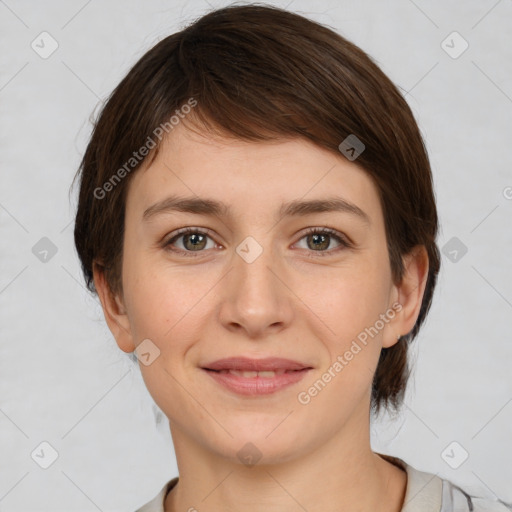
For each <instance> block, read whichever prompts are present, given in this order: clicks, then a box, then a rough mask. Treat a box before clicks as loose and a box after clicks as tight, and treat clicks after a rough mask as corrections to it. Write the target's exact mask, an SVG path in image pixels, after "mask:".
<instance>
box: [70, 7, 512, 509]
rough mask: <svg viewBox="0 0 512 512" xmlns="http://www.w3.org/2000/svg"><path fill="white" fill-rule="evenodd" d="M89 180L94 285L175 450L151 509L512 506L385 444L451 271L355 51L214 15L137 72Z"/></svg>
mask: <svg viewBox="0 0 512 512" xmlns="http://www.w3.org/2000/svg"><path fill="white" fill-rule="evenodd" d="M78 176H79V177H80V194H79V204H78V211H77V216H76V225H75V243H76V247H77V251H78V254H79V257H80V259H81V263H82V267H83V272H84V276H85V279H86V282H87V285H88V287H89V289H90V290H91V292H93V293H98V295H99V298H100V300H101V304H102V307H103V311H104V314H105V319H106V321H107V323H108V326H109V328H110V330H111V331H112V333H113V335H114V337H115V338H116V341H117V344H118V345H119V347H120V349H121V350H123V351H125V352H128V353H130V352H135V354H136V355H137V357H138V359H139V361H140V363H142V364H141V365H140V368H141V372H142V375H143V378H144V381H145V383H146V385H147V387H148V390H149V392H150V393H151V395H152V396H153V398H154V400H155V402H156V403H157V404H158V406H159V407H160V408H161V410H162V411H164V413H165V414H166V416H167V418H168V420H169V427H170V432H171V435H172V439H173V443H174V447H175V452H176V459H177V464H178V469H179V479H178V477H176V478H174V479H172V480H171V481H170V482H168V483H166V485H165V486H164V487H163V488H162V490H161V492H160V493H159V494H158V495H157V496H156V497H155V498H154V499H153V500H152V501H151V502H149V503H147V504H146V505H144V506H142V507H141V508H139V509H138V510H139V511H140V512H141V511H142V512H148V511H150V510H151V511H165V512H170V511H177V510H189V511H193V510H211V511H226V510H244V511H260V510H279V511H284V510H285V511H295V510H297V511H298V510H308V511H309V512H313V511H317V510H322V511H325V510H332V511H338V510H360V511H368V512H369V511H375V510H380V511H384V512H387V511H389V512H398V511H407V512H409V511H419V512H427V511H428V512H434V511H436V512H439V511H442V512H448V511H452V510H461V511H462V510H468V511H469V510H476V509H478V507H480V506H484V505H485V506H487V507H491V508H490V509H491V510H496V511H502V510H510V509H507V507H506V506H505V505H504V504H503V503H501V502H489V503H486V502H484V501H483V500H480V499H478V498H475V497H471V496H469V495H468V494H467V493H466V492H464V491H463V490H462V489H460V488H458V487H456V486H455V485H454V484H452V483H451V482H449V481H447V480H442V479H440V478H439V477H437V476H435V475H431V474H428V473H424V472H422V471H419V470H417V469H415V468H413V467H412V466H410V465H408V464H407V463H406V462H404V461H403V460H401V459H398V458H395V457H390V456H386V455H383V454H379V453H375V452H373V451H372V449H371V446H370V435H369V420H370V413H374V414H378V413H379V412H380V411H381V410H382V409H383V408H387V409H388V410H390V411H398V409H399V407H400V405H401V403H402V400H403V396H404V392H405V389H406V384H407V378H408V374H409V368H408V364H407V347H408V345H409V344H410V342H411V341H412V340H413V339H414V338H415V337H416V335H417V334H418V332H419V329H420V327H421V325H422V324H423V322H424V320H425V318H426V315H427V312H428V310H429V308H430V304H431V300H432V295H433V291H434V287H435V284H436V279H437V275H438V272H439V265H440V257H439V251H438V248H437V245H436V235H437V229H438V218H437V211H436V205H435V199H434V192H433V186H432V176H431V170H430V165H429V160H428V155H427V153H426V150H425V148H424V145H423V141H422V138H421V135H420V133H419V130H418V127H417V125H416V122H415V120H414V117H413V115H412V113H411V111H410V109H409V107H408V105H407V103H406V101H405V100H404V99H403V97H402V96H401V95H400V93H399V92H398V90H397V88H396V87H395V86H394V85H393V84H392V83H391V81H390V80H389V79H388V78H387V77H386V75H384V73H383V72H382V71H381V70H380V69H379V68H378V67H377V66H376V64H375V63H373V61H372V60H371V59H370V58H369V57H368V56H367V55H366V54H365V53H364V52H363V51H362V50H361V49H359V48H358V47H356V46H355V45H353V44H352V43H350V42H349V41H347V40H346V39H344V38H343V37H341V36H340V35H338V34H336V33H335V32H333V31H332V30H330V29H328V28H326V27H324V26H321V25H319V24H317V23H314V22H312V21H310V20H308V19H306V18H304V17H301V16H299V15H297V14H293V13H291V12H287V11H285V10H281V9H278V8H275V7H270V6H261V5H246V6H231V7H227V8H223V9H219V10H216V11H213V12H210V13H209V14H207V15H206V16H203V17H202V18H200V19H198V20H197V21H196V22H194V23H193V24H191V25H190V26H188V27H187V28H185V29H184V30H182V31H181V32H179V33H176V34H173V35H171V36H169V37H167V38H165V39H164V40H162V41H161V42H159V43H158V44H157V45H156V46H155V47H154V48H152V49H151V50H150V51H149V52H147V53H146V54H145V55H144V56H143V57H142V58H141V59H140V60H139V62H138V63H137V64H136V65H135V66H134V67H133V69H132V70H131V71H130V72H129V73H128V74H127V76H126V77H125V78H124V79H123V80H122V82H121V83H120V84H119V85H118V87H117V88H116V89H115V91H114V92H113V94H112V95H111V97H110V98H109V100H108V101H107V103H106V104H105V106H104V108H103V110H102V112H101V114H100V116H99V119H98V121H97V123H96V125H95V128H94V132H93V134H92V136H91V140H90V142H89V145H88V147H87V150H86V152H85V155H84V158H83V161H82V163H81V167H80V169H79V173H78V174H77V177H78Z"/></svg>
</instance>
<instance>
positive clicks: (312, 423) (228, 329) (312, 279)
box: [102, 125, 422, 462]
mask: <svg viewBox="0 0 512 512" xmlns="http://www.w3.org/2000/svg"><path fill="white" fill-rule="evenodd" d="M171 196H173V197H179V198H182V199H183V198H190V199H193V200H196V199H205V200H206V199H207V200H209V201H214V202H216V203H219V204H220V205H221V206H223V207H225V210H226V211H222V208H219V209H218V210H219V211H214V210H212V208H207V207H203V208H197V206H196V208H195V209H194V208H182V209H179V210H178V209H174V208H171V207H170V205H169V204H168V205H167V206H168V208H162V207H160V208H159V207H158V206H155V205H158V204H159V203H161V202H162V201H165V200H166V199H167V198H169V197H171ZM333 199H334V200H342V201H344V202H345V207H344V208H341V209H334V210H328V211H319V210H321V209H322V208H320V209H319V208H318V204H320V205H323V208H324V209H325V207H326V205H328V203H327V201H329V200H333ZM312 201H318V202H319V203H317V208H315V207H311V205H312V204H313V206H314V203H310V202H312ZM294 202H307V203H309V207H307V206H303V207H302V208H291V207H290V204H292V205H293V204H294ZM347 204H348V205H351V206H347ZM283 205H284V206H283ZM160 206H162V203H161V204H160ZM164 206H165V205H164ZM188 206H189V207H190V206H193V205H192V204H191V203H189V204H188ZM182 210H194V211H182ZM145 212H146V215H145ZM184 229H188V230H190V232H185V233H183V230H184ZM122 280H123V296H122V297H119V298H118V299H119V300H118V305H119V311H117V312H115V313H110V314H109V315H108V317H107V315H106V317H107V321H108V322H109V326H110V328H111V330H112V332H113V333H114V335H115V337H116V340H117V342H118V344H119V346H120V348H121V349H122V350H125V351H127V352H129V351H133V350H134V349H135V348H136V347H137V346H138V345H139V344H140V343H141V342H142V341H143V340H150V342H148V341H145V343H146V344H147V345H146V347H147V350H145V351H146V352H148V351H149V353H150V355H149V356H147V359H148V361H151V363H150V364H148V365H145V364H140V368H141V372H142V375H143V378H144V381H145V383H146V385H147V387H148V390H149V392H150V393H151V395H152V396H153V398H154V400H155V401H156V403H157V404H158V405H159V407H160V408H161V409H162V410H163V411H164V412H165V414H166V415H167V417H168V418H169V422H170V426H171V431H174V432H181V433H183V432H186V433H187V436H188V437H189V439H191V440H193V442H195V443H197V445H200V446H202V447H203V448H204V449H205V450H208V451H210V452H211V453H214V454H218V455H220V456H222V457H225V458H229V459H232V460H233V461H236V460H238V458H239V455H237V453H238V452H239V450H241V449H242V448H243V447H244V446H245V445H246V443H247V442H252V443H253V444H254V445H255V446H256V447H257V449H258V450H259V453H260V454H261V455H262V457H264V459H263V460H266V461H267V462H272V461H274V462H275V461H277V460H279V461H285V460H292V459H293V458H295V457H298V456H300V455H301V454H304V453H306V452H308V451H311V450H313V449H315V447H318V446H319V445H321V444H322V443H325V442H326V440H328V439H332V438H333V437H335V436H336V434H337V433H338V432H341V430H342V429H344V428H345V429H352V430H353V432H354V433H357V432H361V431H365V429H366V428H367V425H366V423H367V422H368V407H369V400H370V390H371V383H372V378H373V375H374V372H375V368H376V366H377V362H378V359H379V354H380V350H381V348H382V347H383V346H391V345H393V344H394V343H395V342H396V338H397V335H399V334H404V333H406V332H408V330H409V329H410V328H412V326H413V325H414V321H415V318H416V316H417V311H418V307H419V303H418V301H417V300H416V302H415V303H413V304H409V305H408V306H406V304H405V302H404V301H402V303H401V299H402V298H403V297H404V296H403V294H402V292H403V290H401V288H400V287H399V286H397V285H395V284H394V283H393V281H392V277H391V271H390V262H389V258H388V251H387V245H386V235H385V229H384V219H383V213H382V209H381V206H380V202H379V198H378V193H377V189H376V188H375V186H374V184H373V182H372V180H371V178H370V177H369V176H368V175H367V174H366V173H365V172H364V171H363V170H362V169H361V168H359V167H358V166H357V165H356V163H355V162H350V161H348V160H346V159H345V158H344V157H343V156H342V155H339V156H338V155H335V154H333V153H331V152H329V151H327V150H325V149H321V148H319V147H317V146H315V145H313V144H312V143H310V142H308V141H305V140H300V139H293V140H283V141H279V142H276V141H273V142H271V143H269V142H264V143H262V142H257V143H253V142H243V141H238V140H237V141H234V140H231V139H230V140H228V139H221V138H215V139H213V138H211V137H207V136H206V135H204V136H203V135H199V134H197V133H194V132H191V131H189V130H188V129H186V128H185V127H184V126H183V125H180V126H178V127H177V128H175V129H174V130H173V132H172V133H171V135H170V136H169V137H168V139H167V140H166V143H165V144H164V145H163V146H162V147H161V148H160V153H159V155H158V156H157V158H156V159H155V160H154V161H153V162H152V164H151V165H150V166H149V167H147V168H144V169H140V170H139V171H137V173H136V174H134V176H133V177H132V182H131V183H130V186H129V189H128V194H127V202H126V217H125V234H124V254H123V269H122ZM416 284H417V283H416ZM419 292H421V293H422V288H421V287H420V290H419ZM421 293H420V295H421ZM419 298H421V297H419ZM409 299H410V297H409ZM102 303H104V301H103V299H102ZM397 303H398V304H399V307H398V309H397V307H396V305H397ZM393 305H394V306H393ZM105 307H107V308H108V306H105V303H104V309H105ZM399 309H402V311H399ZM364 333H366V336H365V335H364ZM370 333H371V335H370ZM365 338H366V343H364V342H363V339H365ZM148 343H149V344H148ZM354 343H355V345H354ZM356 346H358V347H359V350H358V349H357V348H356ZM350 354H351V355H350ZM156 355H157V357H156ZM229 357H247V358H252V359H262V358H268V357H279V358H286V359H290V360H294V361H297V362H300V363H303V365H304V366H306V367H308V368H310V369H309V370H305V371H303V372H301V377H300V380H298V381H297V382H294V383H291V384H290V383H288V385H286V386H284V387H283V388H281V389H278V390H277V391H274V392H273V393H267V394H262V393H259V394H252V395H248V394H242V393H241V392H238V391H233V390H232V389H230V388H227V387H226V386H225V385H224V384H221V383H219V381H218V380H217V378H214V377H213V376H212V372H211V371H208V370H205V369H204V368H205V367H207V366H208V364H209V363H212V362H214V361H216V360H219V359H223V358H229ZM342 361H343V362H342ZM336 362H338V364H336ZM340 367H341V369H340ZM268 375H270V374H268ZM268 375H267V377H263V376H258V377H255V378H257V379H263V378H269V377H268ZM329 376H330V378H329ZM252 378H254V377H252ZM239 379H243V380H244V382H245V381H246V380H247V379H245V378H244V377H239ZM319 381H321V384H319ZM315 383H316V387H315ZM315 390H316V391H315ZM361 429H363V430H361ZM173 435H174V434H173Z"/></svg>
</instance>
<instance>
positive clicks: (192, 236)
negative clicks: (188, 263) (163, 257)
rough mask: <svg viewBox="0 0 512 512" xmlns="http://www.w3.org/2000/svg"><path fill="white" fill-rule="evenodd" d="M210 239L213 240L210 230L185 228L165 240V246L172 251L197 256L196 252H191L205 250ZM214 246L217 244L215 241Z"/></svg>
mask: <svg viewBox="0 0 512 512" xmlns="http://www.w3.org/2000/svg"><path fill="white" fill-rule="evenodd" d="M208 239H210V240H211V237H210V236H209V235H208V232H205V231H201V230H199V229H193V228H184V229H182V230H180V231H179V232H178V233H177V234H176V235H174V236H173V237H171V238H170V239H169V240H168V241H167V242H165V243H164V245H163V246H164V249H166V250H169V251H171V252H176V253H180V254H184V255H186V256H196V254H190V253H194V252H196V253H201V252H204V249H206V248H207V242H208ZM212 242H213V240H212ZM176 246H177V248H176ZM213 246H215V243H213ZM208 248H212V247H208Z"/></svg>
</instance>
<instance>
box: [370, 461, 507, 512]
mask: <svg viewBox="0 0 512 512" xmlns="http://www.w3.org/2000/svg"><path fill="white" fill-rule="evenodd" d="M379 455H381V456H382V454H379ZM384 458H385V459H386V460H388V461H389V462H391V463H393V464H395V465H397V466H398V467H400V468H402V469H403V470H404V471H405V472H406V473H407V487H406V491H405V497H404V503H403V505H402V510H401V512H512V504H510V503H505V502H504V501H501V500H499V499H491V498H488V497H484V496H477V495H473V494H470V493H468V492H467V491H466V490H464V489H463V488H461V487H459V486H458V485H456V484H454V483H453V482H451V481H449V480H446V479H443V478H441V477H439V476H438V475H437V474H435V475H434V474H432V473H427V472H425V471H420V470H418V469H416V468H415V467H413V466H411V465H410V464H407V463H406V462H404V461H403V460H402V459H399V458H397V457H392V456H388V455H387V456H384Z"/></svg>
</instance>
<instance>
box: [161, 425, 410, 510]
mask: <svg viewBox="0 0 512 512" xmlns="http://www.w3.org/2000/svg"><path fill="white" fill-rule="evenodd" d="M362 424H364V425H367V428H366V429H365V428H353V429H350V425H348V424H346V425H345V427H346V428H344V429H342V431H340V432H339V433H338V434H337V435H336V436H335V437H332V438H329V440H328V441H327V442H325V443H323V444H321V445H318V446H315V447H314V449H311V450H309V451H305V452H304V453H302V454H301V455H300V456H296V457H295V458H293V459H291V460H290V459H288V460H287V461H284V462H283V461H282V460H281V461H279V462H277V463H268V464H259V463H257V464H255V465H254V466H245V465H244V464H242V463H240V461H238V460H232V459H231V458H229V457H223V456H220V455H219V454H218V453H213V452H212V451H211V450H207V449H205V447H204V446H202V445H199V444H197V443H196V442H195V441H194V440H193V439H191V438H190V437H189V436H188V435H187V433H186V432H184V431H182V430H180V429H179V427H178V426H176V425H173V424H170V427H171V433H172V438H173V443H174V446H175V447H176V459H177V462H178V469H179V474H180V478H179V482H178V484H176V486H175V487H174V489H173V490H172V491H171V492H170V493H169V494H168V495H167V498H166V500H165V512H175V511H177V510H201V509H208V510H210V511H212V512H220V511H222V512H235V511H239V510H244V512H256V511H258V512H260V511H261V510H265V511H266V512H274V511H275V512H278V511H279V512H282V511H303V510H307V511H308V512H320V511H322V512H339V511H340V510H358V511H359V512H374V511H375V510H379V511H381V512H399V511H400V510H401V508H402V504H403V499H404V496H405V489H406V482H407V475H406V473H405V472H404V471H403V470H402V469H400V468H398V467H397V466H395V465H393V464H391V463H390V462H388V461H386V460H384V459H383V458H382V457H380V456H379V455H378V454H376V453H374V452H373V451H372V450H371V447H370V438H369V421H368V422H367V421H362V422H359V425H358V427H359V426H360V425H362ZM273 460H275V459H273Z"/></svg>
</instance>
